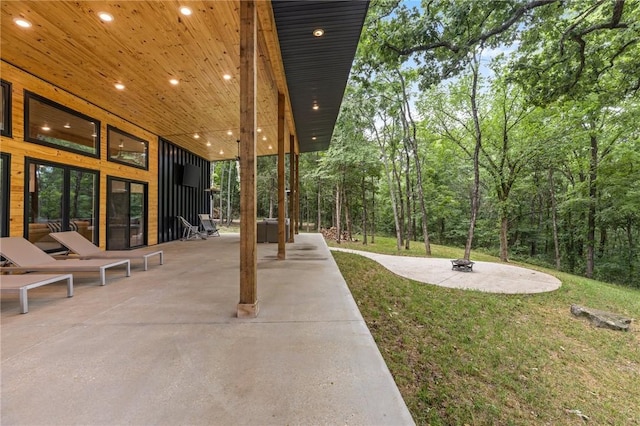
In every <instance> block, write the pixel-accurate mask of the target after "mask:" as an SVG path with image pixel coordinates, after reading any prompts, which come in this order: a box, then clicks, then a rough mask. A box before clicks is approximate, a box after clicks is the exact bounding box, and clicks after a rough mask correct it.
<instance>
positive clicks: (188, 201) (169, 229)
mask: <svg viewBox="0 0 640 426" xmlns="http://www.w3.org/2000/svg"><path fill="white" fill-rule="evenodd" d="M159 145H160V149H159V150H158V152H159V154H158V155H159V158H158V174H159V178H158V243H164V242H167V241H173V240H177V239H179V238H180V236H181V235H182V227H181V225H180V224H179V223H178V220H177V218H176V216H184V218H185V219H187V220H188V221H189V222H191V223H192V224H194V225H196V224H197V223H198V214H200V213H209V211H210V206H209V203H210V199H209V193H208V192H205V189H208V188H209V185H210V184H209V182H210V179H211V169H210V163H209V162H208V161H207V160H206V159H204V158H202V157H199V156H197V155H195V154H193V153H192V152H189V151H186V150H184V149H182V148H180V147H178V146H176V145H174V144H172V143H171V142H169V141H167V140H164V139H162V138H160V142H159ZM185 164H193V165H195V166H198V167H200V182H199V183H198V186H197V187H195V188H193V187H187V186H183V185H181V184H180V176H178V173H179V172H180V171H181V170H182V167H184V165H185Z"/></svg>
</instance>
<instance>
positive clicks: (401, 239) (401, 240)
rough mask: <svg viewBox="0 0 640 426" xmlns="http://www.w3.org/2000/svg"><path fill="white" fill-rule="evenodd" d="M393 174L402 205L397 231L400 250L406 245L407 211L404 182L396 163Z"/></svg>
mask: <svg viewBox="0 0 640 426" xmlns="http://www.w3.org/2000/svg"><path fill="white" fill-rule="evenodd" d="M393 176H394V178H395V184H396V188H397V191H398V199H397V201H398V205H399V206H400V212H399V217H398V219H399V224H400V227H399V229H398V232H397V236H398V250H400V249H401V248H402V246H403V245H404V219H405V213H404V195H403V191H402V183H401V181H400V176H399V175H398V171H397V169H396V167H395V163H394V166H393Z"/></svg>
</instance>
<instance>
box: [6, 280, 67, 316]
mask: <svg viewBox="0 0 640 426" xmlns="http://www.w3.org/2000/svg"><path fill="white" fill-rule="evenodd" d="M65 280H66V281H67V297H73V275H71V274H61V275H52V274H21V275H0V291H1V292H2V293H19V294H20V312H21V313H23V314H26V313H27V312H29V302H28V300H27V290H29V289H32V288H36V287H40V286H43V285H47V284H52V283H56V282H58V281H65Z"/></svg>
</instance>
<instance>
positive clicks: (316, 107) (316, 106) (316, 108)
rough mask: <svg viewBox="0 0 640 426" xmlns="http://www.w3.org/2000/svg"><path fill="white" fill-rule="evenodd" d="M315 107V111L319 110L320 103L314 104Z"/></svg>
mask: <svg viewBox="0 0 640 426" xmlns="http://www.w3.org/2000/svg"><path fill="white" fill-rule="evenodd" d="M311 108H313V109H314V111H317V110H319V109H320V107H319V106H318V104H313V106H312V107H311Z"/></svg>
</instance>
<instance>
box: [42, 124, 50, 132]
mask: <svg viewBox="0 0 640 426" xmlns="http://www.w3.org/2000/svg"><path fill="white" fill-rule="evenodd" d="M42 130H44V131H45V132H48V131H49V130H51V127H49V125H48V124H45V125H44V126H42Z"/></svg>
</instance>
